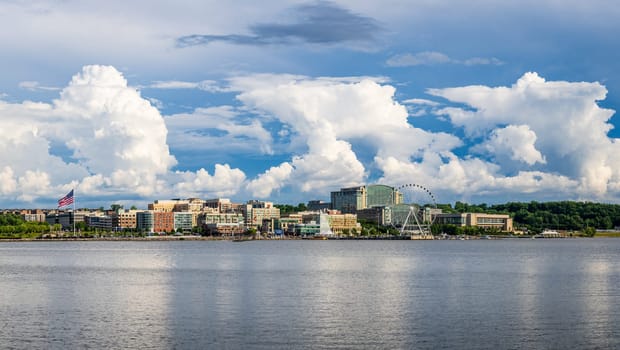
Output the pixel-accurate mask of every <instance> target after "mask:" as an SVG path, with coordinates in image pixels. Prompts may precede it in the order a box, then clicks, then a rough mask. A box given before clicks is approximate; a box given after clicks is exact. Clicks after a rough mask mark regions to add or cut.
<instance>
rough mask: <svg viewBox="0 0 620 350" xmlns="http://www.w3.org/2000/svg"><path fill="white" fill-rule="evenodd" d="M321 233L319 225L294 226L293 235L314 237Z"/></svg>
mask: <svg viewBox="0 0 620 350" xmlns="http://www.w3.org/2000/svg"><path fill="white" fill-rule="evenodd" d="M320 233H321V225H320V224H317V223H308V224H295V226H294V227H293V234H294V235H296V236H302V237H304V236H315V235H318V234H320Z"/></svg>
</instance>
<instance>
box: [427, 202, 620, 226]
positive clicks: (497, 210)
mask: <svg viewBox="0 0 620 350" xmlns="http://www.w3.org/2000/svg"><path fill="white" fill-rule="evenodd" d="M438 207H440V208H441V209H443V211H444V212H448V213H465V212H476V213H487V214H509V215H510V216H511V217H512V218H513V224H514V227H515V229H527V231H530V232H542V231H543V230H545V229H552V230H566V231H585V230H588V229H590V228H594V229H598V230H610V229H615V228H616V227H620V205H618V204H605V203H594V202H574V201H560V202H536V201H532V202H529V203H526V202H508V203H505V204H493V205H487V204H485V203H482V204H475V205H472V204H467V203H463V202H456V203H455V204H454V207H452V206H451V205H450V204H443V205H440V206H438Z"/></svg>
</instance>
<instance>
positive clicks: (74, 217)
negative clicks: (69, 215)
mask: <svg viewBox="0 0 620 350" xmlns="http://www.w3.org/2000/svg"><path fill="white" fill-rule="evenodd" d="M76 187H77V186H76ZM75 192H76V191H75V188H74V189H73V237H75V219H76V216H75V214H76V213H75Z"/></svg>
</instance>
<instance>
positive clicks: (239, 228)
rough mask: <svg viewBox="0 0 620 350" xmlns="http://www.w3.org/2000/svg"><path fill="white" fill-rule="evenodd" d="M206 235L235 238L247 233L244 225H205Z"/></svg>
mask: <svg viewBox="0 0 620 350" xmlns="http://www.w3.org/2000/svg"><path fill="white" fill-rule="evenodd" d="M204 229H205V234H208V235H216V236H234V235H240V234H242V233H244V232H245V226H244V225H243V223H211V224H206V225H204Z"/></svg>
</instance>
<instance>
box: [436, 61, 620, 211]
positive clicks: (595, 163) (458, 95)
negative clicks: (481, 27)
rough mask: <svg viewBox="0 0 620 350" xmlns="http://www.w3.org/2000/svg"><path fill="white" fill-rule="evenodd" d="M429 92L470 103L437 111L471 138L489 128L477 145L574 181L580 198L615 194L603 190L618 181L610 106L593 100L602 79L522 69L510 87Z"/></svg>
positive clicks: (601, 93) (600, 93) (619, 173)
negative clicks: (555, 77)
mask: <svg viewBox="0 0 620 350" xmlns="http://www.w3.org/2000/svg"><path fill="white" fill-rule="evenodd" d="M429 93H430V94H432V95H435V96H440V97H444V98H446V99H447V100H450V101H452V102H457V103H463V104H466V105H468V106H469V107H470V108H468V109H463V108H456V107H450V108H445V109H442V110H440V111H438V113H439V114H444V115H447V116H448V117H449V118H450V120H451V122H452V123H453V125H455V126H456V127H459V128H463V130H464V131H465V133H466V135H467V136H468V137H471V138H472V139H474V138H476V137H481V136H483V135H485V134H487V133H490V135H491V136H490V138H489V139H488V140H487V141H486V143H484V144H483V145H480V146H478V149H480V148H482V149H485V150H487V151H489V152H494V153H495V155H496V156H501V155H510V157H511V158H512V159H514V160H516V161H521V162H523V163H525V165H530V166H532V165H536V166H537V168H536V169H537V170H539V171H543V172H545V173H549V174H561V175H563V176H566V177H567V178H570V179H571V180H573V181H577V182H578V184H579V185H578V188H577V189H573V190H576V192H577V193H578V194H579V195H580V196H582V197H584V198H596V199H600V198H607V197H609V196H612V197H613V196H615V195H617V193H609V192H608V190H610V189H611V190H614V191H617V187H618V183H619V182H620V163H619V162H618V156H617V154H618V153H619V151H620V148H618V143H617V140H616V139H612V138H610V137H609V136H608V132H609V130H611V128H612V125H611V124H610V123H609V119H610V118H611V117H612V115H613V114H614V111H612V110H609V109H604V108H601V107H600V106H599V105H598V104H597V101H600V100H603V99H605V96H606V94H607V90H606V89H605V87H604V86H602V85H601V84H599V83H597V82H594V83H589V82H566V81H546V80H545V79H543V78H542V77H540V76H539V75H538V74H536V73H526V74H524V75H523V76H522V77H521V78H520V79H519V80H518V81H517V82H516V83H515V84H513V85H512V86H510V87H487V86H466V87H458V88H446V89H431V90H429ZM506 125H508V126H507V127H506ZM522 170H527V168H522ZM559 190H562V189H559Z"/></svg>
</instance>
